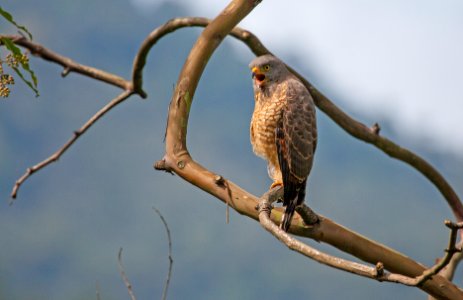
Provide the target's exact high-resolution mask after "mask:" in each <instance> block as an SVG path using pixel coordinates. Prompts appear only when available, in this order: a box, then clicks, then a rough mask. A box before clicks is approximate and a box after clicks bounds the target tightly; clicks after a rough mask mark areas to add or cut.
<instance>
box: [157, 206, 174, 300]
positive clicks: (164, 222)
mask: <svg viewBox="0 0 463 300" xmlns="http://www.w3.org/2000/svg"><path fill="white" fill-rule="evenodd" d="M153 209H154V211H155V212H156V213H157V214H158V216H159V217H160V218H161V221H162V223H163V224H164V227H165V228H166V232H167V240H168V242H169V272H167V278H166V283H165V285H164V290H163V291H162V299H163V300H165V299H167V290H168V288H169V283H170V278H171V274H172V265H173V263H174V260H173V258H172V238H171V237H170V230H169V226H168V225H167V221H166V219H164V216H163V215H162V214H161V212H160V211H159V210H158V209H157V208H156V207H154V206H153Z"/></svg>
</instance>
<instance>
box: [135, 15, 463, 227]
mask: <svg viewBox="0 0 463 300" xmlns="http://www.w3.org/2000/svg"><path fill="white" fill-rule="evenodd" d="M210 22H211V21H210V20H209V19H206V18H198V17H195V18H175V19H172V20H170V21H168V22H167V23H165V24H164V25H162V26H160V27H158V28H157V29H155V30H154V31H153V32H152V33H151V34H150V35H149V38H148V39H147V40H145V42H144V44H143V46H142V49H143V51H139V56H140V57H138V58H137V59H136V60H135V62H134V65H139V66H141V67H139V68H137V69H138V70H139V71H140V72H137V73H134V78H136V77H137V76H140V74H141V71H142V66H143V65H144V63H145V59H146V55H147V53H148V51H149V49H150V48H151V47H152V46H153V45H154V44H155V43H156V42H157V41H158V40H159V39H160V38H162V37H163V36H164V35H166V34H168V33H171V32H174V31H175V30H178V29H180V28H184V27H193V26H199V27H206V26H207V25H209V24H210ZM229 35H231V36H233V37H234V38H236V39H238V40H240V41H242V42H243V43H245V44H246V45H247V46H248V47H249V48H250V50H251V51H252V52H253V53H254V54H255V55H256V56H260V55H264V54H268V53H271V52H270V51H269V50H268V49H267V48H266V47H265V46H264V45H263V44H262V42H261V41H260V40H259V39H258V38H257V37H256V36H255V35H254V34H252V33H251V32H249V31H247V30H244V29H241V28H239V27H235V28H233V30H231V31H230V33H229ZM288 68H289V69H290V70H291V71H292V72H293V73H294V74H295V75H296V76H297V77H298V78H299V79H300V80H301V81H302V82H303V83H304V84H305V86H306V87H307V88H308V89H309V91H310V92H311V94H312V96H313V98H314V101H315V104H316V105H317V107H318V108H319V109H320V110H322V111H323V112H324V113H325V114H326V115H327V116H328V117H330V118H331V119H332V120H333V121H334V122H335V123H336V124H338V125H339V126H340V127H341V128H343V129H344V130H345V131H346V132H347V133H349V134H350V135H352V136H353V137H355V138H358V139H360V140H362V141H365V142H367V143H369V144H372V145H374V146H375V147H377V148H378V149H380V150H381V151H383V152H384V153H386V154H387V155H389V156H391V157H393V158H396V159H398V160H400V161H403V162H405V163H407V164H409V165H410V166H412V167H413V168H415V169H416V170H417V171H418V172H420V173H421V174H422V175H423V176H425V177H426V178H427V179H428V180H430V181H431V182H432V183H433V185H434V186H435V187H436V188H437V189H438V190H439V191H440V193H441V194H442V195H443V197H444V198H445V199H446V200H447V203H448V204H449V206H450V208H451V209H452V211H453V213H454V215H455V218H456V219H457V221H458V222H461V221H463V205H462V203H461V201H460V199H459V197H458V195H457V194H456V193H455V191H454V189H453V188H452V187H451V185H450V184H449V183H448V182H447V180H446V179H445V178H444V177H443V176H442V174H440V173H439V171H437V170H436V169H435V168H434V167H433V166H432V165H431V164H429V163H428V162H427V161H425V160H424V159H423V158H421V157H420V156H418V155H417V154H415V153H413V152H412V151H410V150H408V149H406V148H404V147H401V146H399V145H397V144H395V143H394V142H392V141H391V140H389V139H387V138H385V137H383V136H381V135H379V132H380V129H379V128H380V127H379V125H378V124H375V125H374V126H373V127H372V128H370V127H368V126H366V125H364V124H362V123H361V122H359V121H357V120H355V119H353V118H351V117H350V116H349V115H347V114H346V113H345V112H343V111H342V110H341V109H340V108H339V107H337V106H336V105H335V104H334V103H333V102H332V101H331V100H329V99H328V98H327V97H326V96H325V95H323V94H322V93H321V92H320V91H319V90H318V89H317V88H315V87H314V86H313V85H312V84H311V83H310V82H309V81H308V80H306V79H305V78H304V77H302V76H301V75H300V74H299V73H297V72H296V71H294V70H293V69H292V68H291V67H289V66H288ZM190 96H192V95H190Z"/></svg>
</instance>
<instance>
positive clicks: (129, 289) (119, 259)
mask: <svg viewBox="0 0 463 300" xmlns="http://www.w3.org/2000/svg"><path fill="white" fill-rule="evenodd" d="M117 264H118V266H119V273H120V274H121V277H122V281H124V284H125V287H126V288H127V292H128V293H129V296H130V299H131V300H136V299H137V298H135V294H134V293H133V289H132V284H131V283H130V281H129V278H128V277H127V274H125V270H124V265H123V264H122V248H120V249H119V254H118V255H117Z"/></svg>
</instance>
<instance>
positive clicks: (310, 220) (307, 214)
mask: <svg viewBox="0 0 463 300" xmlns="http://www.w3.org/2000/svg"><path fill="white" fill-rule="evenodd" d="M296 211H297V213H298V214H299V215H300V216H301V218H302V220H303V221H304V224H305V225H308V226H311V225H315V224H317V223H320V217H319V216H318V215H317V214H316V213H315V212H314V211H313V210H312V209H311V208H310V207H308V206H307V205H305V204H301V205H298V206H296Z"/></svg>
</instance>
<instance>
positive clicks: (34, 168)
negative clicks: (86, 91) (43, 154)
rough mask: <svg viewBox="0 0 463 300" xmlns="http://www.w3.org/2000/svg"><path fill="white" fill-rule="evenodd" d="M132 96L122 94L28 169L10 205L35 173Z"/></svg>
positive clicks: (16, 183) (15, 189) (16, 184)
mask: <svg viewBox="0 0 463 300" xmlns="http://www.w3.org/2000/svg"><path fill="white" fill-rule="evenodd" d="M132 94H133V92H131V91H124V92H122V93H121V94H120V95H119V96H117V97H116V98H114V99H113V100H111V101H110V102H109V103H108V104H106V105H105V106H104V107H103V108H101V109H100V110H99V111H98V112H97V113H96V114H95V115H93V116H92V117H91V118H90V119H89V120H88V121H87V122H85V124H84V125H83V126H82V127H81V128H79V129H78V130H76V131H74V134H73V136H72V137H71V138H70V139H69V140H68V141H67V142H66V144H64V145H63V146H62V147H61V148H59V149H58V150H57V151H56V152H55V153H53V154H52V155H51V156H49V157H48V158H46V159H45V160H43V161H41V162H39V163H38V164H36V165H35V166H32V167H30V168H27V170H26V172H25V173H24V175H22V176H21V177H20V178H19V179H18V180H17V181H16V182H15V184H14V187H13V191H12V192H11V198H12V201H10V205H11V204H12V203H13V202H14V199H16V196H17V194H18V190H19V188H20V187H21V185H22V184H23V183H24V181H26V180H27V179H28V178H29V177H30V176H31V175H32V174H34V173H35V172H37V171H39V170H41V169H43V168H44V167H46V166H48V165H49V164H51V163H53V162H56V161H57V160H58V159H59V158H60V157H61V155H63V154H64V153H65V152H66V150H68V149H69V147H71V146H72V144H74V143H75V142H76V141H77V139H78V138H79V137H80V136H81V135H82V134H84V133H85V132H86V131H87V130H88V129H89V128H90V127H91V126H92V125H93V124H95V122H96V121H98V120H99V119H100V118H101V117H102V116H104V115H105V114H106V113H107V112H108V111H110V110H111V109H112V108H114V107H115V106H116V105H118V104H120V103H121V102H123V101H124V100H125V99H127V98H128V97H130V96H131V95H132Z"/></svg>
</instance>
